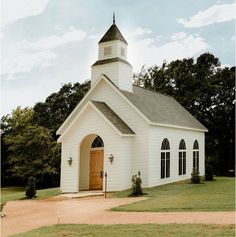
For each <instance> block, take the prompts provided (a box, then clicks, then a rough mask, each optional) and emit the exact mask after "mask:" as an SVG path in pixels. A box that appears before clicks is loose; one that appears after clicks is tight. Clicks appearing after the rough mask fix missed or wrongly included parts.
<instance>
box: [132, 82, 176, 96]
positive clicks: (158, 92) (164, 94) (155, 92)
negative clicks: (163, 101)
mask: <svg viewBox="0 0 236 237" xmlns="http://www.w3.org/2000/svg"><path fill="white" fill-rule="evenodd" d="M133 86H136V87H138V88H140V89H143V90H147V91H149V92H152V93H154V94H160V95H163V96H167V97H170V98H172V99H174V97H173V96H171V95H168V94H166V93H164V92H160V91H154V90H151V89H148V88H145V87H141V86H138V85H134V84H133Z"/></svg>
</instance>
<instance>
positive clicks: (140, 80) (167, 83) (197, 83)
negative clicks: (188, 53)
mask: <svg viewBox="0 0 236 237" xmlns="http://www.w3.org/2000/svg"><path fill="white" fill-rule="evenodd" d="M234 77H235V67H232V68H228V67H221V66H220V61H219V59H218V58H216V57H215V56H214V55H212V54H210V53H204V54H202V55H200V56H199V57H198V58H197V60H196V61H194V60H193V58H189V59H183V60H175V61H173V62H171V63H166V62H165V63H163V65H162V66H161V67H158V66H153V67H150V68H148V69H145V68H142V70H141V72H140V73H138V74H136V75H135V76H134V83H135V84H136V85H139V86H143V87H145V88H147V89H151V90H154V91H159V92H162V93H166V94H169V95H171V96H173V97H174V98H175V99H176V100H177V101H178V102H180V103H181V104H182V105H183V106H184V107H185V108H186V109H187V110H188V111H189V112H190V113H191V114H192V115H193V116H195V117H196V118H197V119H198V120H199V121H200V122H202V123H203V124H204V125H205V126H206V127H207V128H208V130H209V132H208V133H207V134H206V156H207V157H213V159H214V168H215V170H216V171H217V173H218V174H226V173H227V171H228V170H229V169H235V160H234V155H235V150H234V141H235V137H234V104H233V103H234V91H235V85H234Z"/></svg>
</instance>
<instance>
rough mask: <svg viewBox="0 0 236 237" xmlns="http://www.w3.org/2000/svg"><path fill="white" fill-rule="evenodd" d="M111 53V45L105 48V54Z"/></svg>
mask: <svg viewBox="0 0 236 237" xmlns="http://www.w3.org/2000/svg"><path fill="white" fill-rule="evenodd" d="M109 55H111V46H110V47H105V48H104V56H109Z"/></svg>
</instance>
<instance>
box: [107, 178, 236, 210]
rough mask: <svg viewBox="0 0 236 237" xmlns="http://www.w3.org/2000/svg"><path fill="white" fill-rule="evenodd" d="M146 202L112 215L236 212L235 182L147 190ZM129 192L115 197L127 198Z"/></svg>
mask: <svg viewBox="0 0 236 237" xmlns="http://www.w3.org/2000/svg"><path fill="white" fill-rule="evenodd" d="M144 192H145V193H148V195H147V196H146V197H149V198H148V199H147V200H144V201H140V202H136V203H133V204H128V205H123V206H119V207H114V208H112V210H113V211H140V212H142V211H149V212H164V211H165V212H166V211H168V212H171V211H232V210H234V209H235V199H234V194H235V180H234V178H230V177H217V178H216V181H211V182H209V181H208V182H207V181H204V184H190V183H189V180H187V181H186V180H185V181H180V182H176V183H171V184H166V185H162V186H158V187H154V188H148V189H144ZM129 193H130V190H125V191H121V192H117V193H115V194H113V197H127V196H128V195H129Z"/></svg>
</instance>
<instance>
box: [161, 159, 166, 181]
mask: <svg viewBox="0 0 236 237" xmlns="http://www.w3.org/2000/svg"><path fill="white" fill-rule="evenodd" d="M161 178H162V179H163V178H165V160H161Z"/></svg>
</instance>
